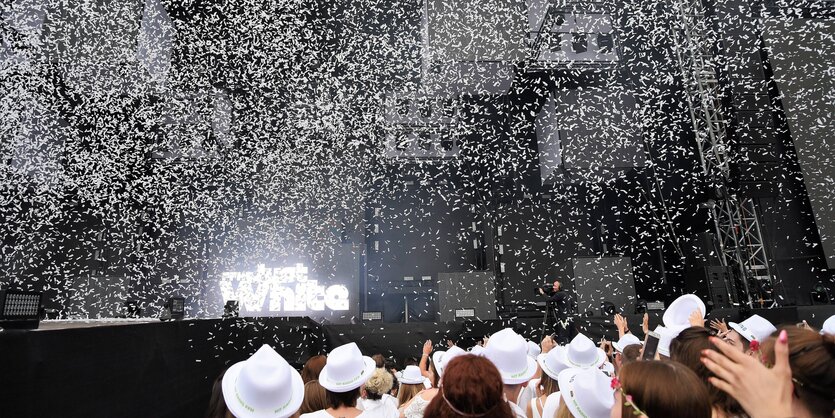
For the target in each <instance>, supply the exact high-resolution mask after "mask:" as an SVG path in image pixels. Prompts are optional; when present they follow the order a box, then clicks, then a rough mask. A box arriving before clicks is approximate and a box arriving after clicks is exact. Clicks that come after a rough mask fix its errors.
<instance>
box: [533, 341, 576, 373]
mask: <svg viewBox="0 0 835 418" xmlns="http://www.w3.org/2000/svg"><path fill="white" fill-rule="evenodd" d="M560 351H565V347H561V346H556V347H554V348H552V349H551V351H549V352H547V353H545V354H540V355H538V356H536V362H537V363H539V367H541V368H542V371H543V372H545V374H547V375H548V377H550V378H551V379H554V380H556V379H557V377H558V376H559V375H560V372H561V371H563V370H565V369H567V368H568V367H569V366H568V364H566V363H564V362H563V361H564V360H563V359H564V358H565V356H564V354H563V353H560Z"/></svg>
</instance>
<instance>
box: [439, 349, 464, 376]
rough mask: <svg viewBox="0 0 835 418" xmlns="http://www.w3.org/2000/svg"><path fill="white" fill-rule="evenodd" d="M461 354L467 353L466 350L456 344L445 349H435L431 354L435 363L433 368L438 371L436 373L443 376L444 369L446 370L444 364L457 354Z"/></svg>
mask: <svg viewBox="0 0 835 418" xmlns="http://www.w3.org/2000/svg"><path fill="white" fill-rule="evenodd" d="M461 354H467V352H466V351H464V349H462V348H461V347H458V346H457V345H453V346H452V347H450V348H449V350H447V351H436V352H435V353H433V354H432V362H433V363H435V370H437V371H438V374H440V375H441V376H443V374H444V370H446V365H447V364H449V361H450V360H452V359H454V358H455V357H457V356H460V355H461Z"/></svg>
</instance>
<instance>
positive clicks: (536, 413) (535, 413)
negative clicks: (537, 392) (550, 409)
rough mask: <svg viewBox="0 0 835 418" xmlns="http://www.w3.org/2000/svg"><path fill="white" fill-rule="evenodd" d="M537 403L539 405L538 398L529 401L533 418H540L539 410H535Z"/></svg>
mask: <svg viewBox="0 0 835 418" xmlns="http://www.w3.org/2000/svg"><path fill="white" fill-rule="evenodd" d="M538 403H541V402H539V398H533V399H531V412H532V413H533V418H542V416H541V415H539V409H537V404H538ZM543 408H544V407H543Z"/></svg>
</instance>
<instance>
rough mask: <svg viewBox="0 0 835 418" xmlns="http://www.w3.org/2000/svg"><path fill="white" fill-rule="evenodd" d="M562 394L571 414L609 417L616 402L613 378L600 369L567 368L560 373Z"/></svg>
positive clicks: (589, 417) (596, 417) (597, 417)
mask: <svg viewBox="0 0 835 418" xmlns="http://www.w3.org/2000/svg"><path fill="white" fill-rule="evenodd" d="M557 380H558V381H559V383H560V396H562V399H563V401H565V405H566V406H567V407H568V410H569V411H571V415H573V416H575V417H585V418H608V417H609V414H610V412H611V410H612V406H614V404H615V390H614V389H613V388H612V379H611V378H610V377H608V376H606V374H605V373H603V371H601V370H598V369H567V370H563V371H562V372H561V373H560V377H559V379H557Z"/></svg>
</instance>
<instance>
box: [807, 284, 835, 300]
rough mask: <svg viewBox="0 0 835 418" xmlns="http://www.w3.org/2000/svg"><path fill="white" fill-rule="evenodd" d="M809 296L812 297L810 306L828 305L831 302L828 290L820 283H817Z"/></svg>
mask: <svg viewBox="0 0 835 418" xmlns="http://www.w3.org/2000/svg"><path fill="white" fill-rule="evenodd" d="M809 294H810V296H811V297H812V305H828V304H829V303H830V301H831V300H832V298H831V297H830V296H829V289H827V288H826V286H824V285H823V283H821V282H818V284H816V285H815V286H814V287H813V288H812V291H811V292H809Z"/></svg>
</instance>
